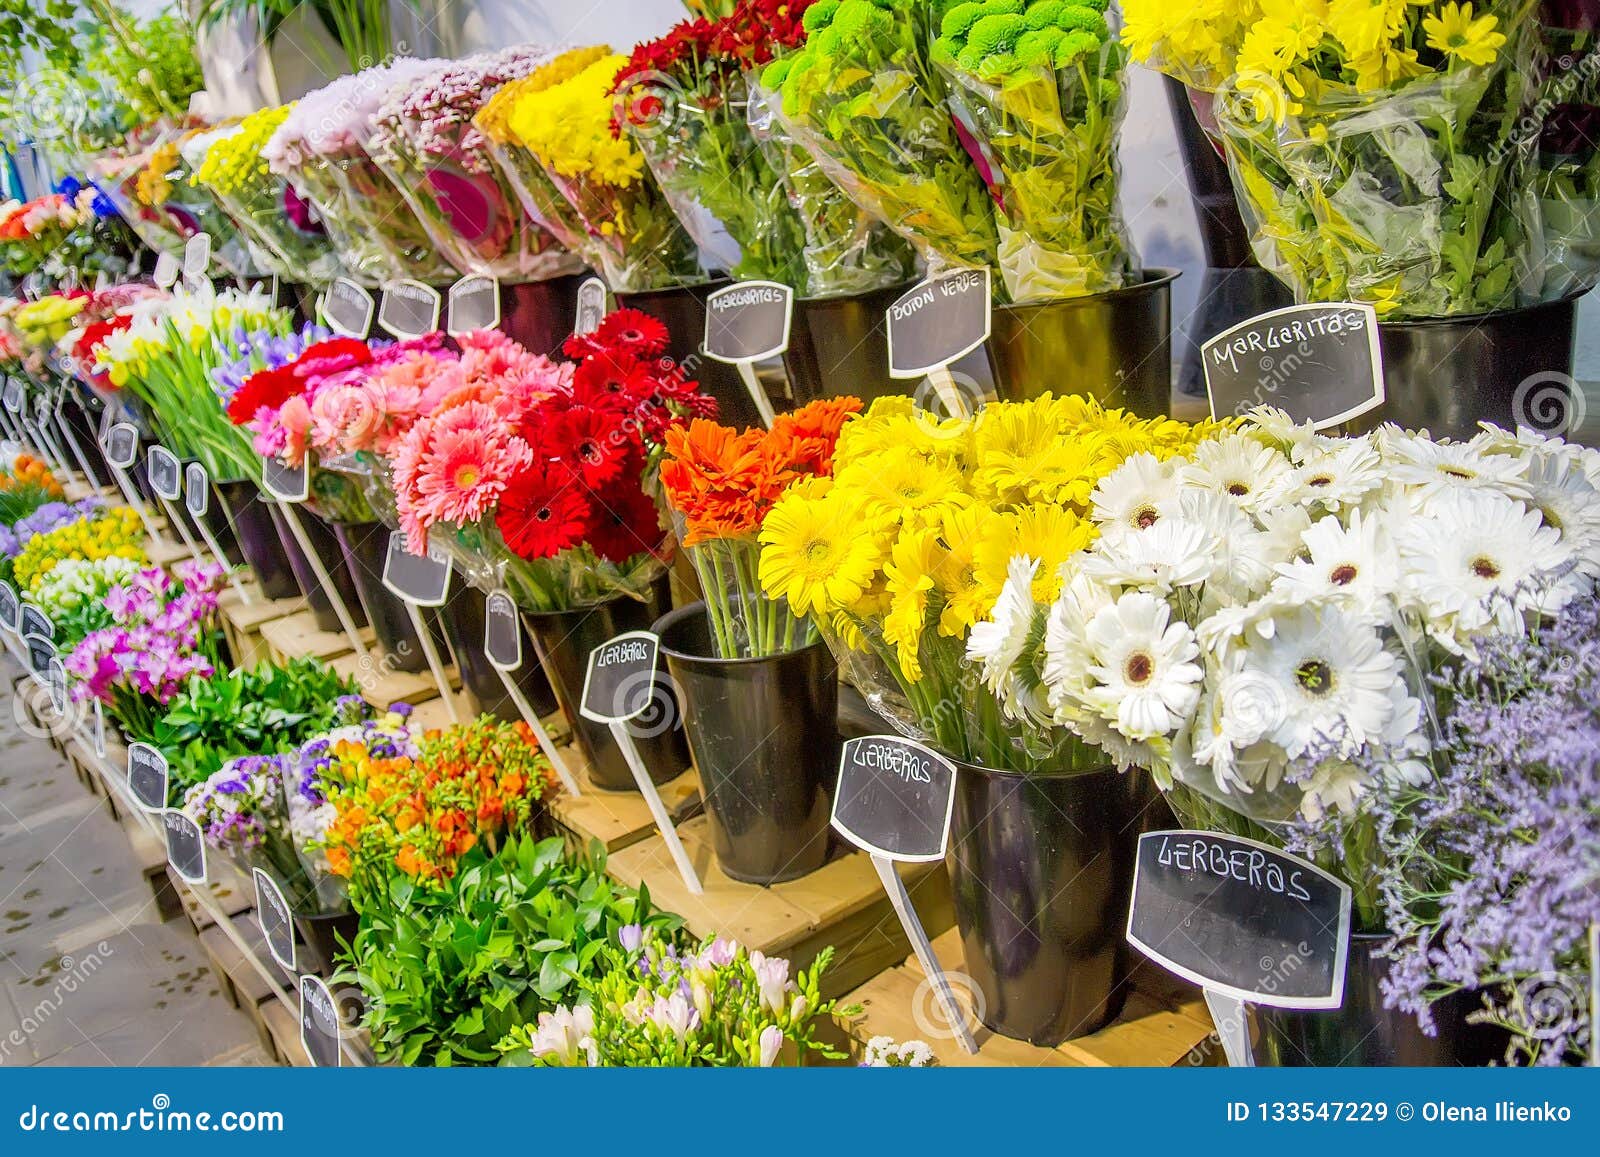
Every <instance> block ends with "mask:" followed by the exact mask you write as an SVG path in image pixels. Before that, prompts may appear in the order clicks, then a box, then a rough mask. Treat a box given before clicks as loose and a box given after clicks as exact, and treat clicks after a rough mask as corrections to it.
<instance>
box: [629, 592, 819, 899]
mask: <svg viewBox="0 0 1600 1157" xmlns="http://www.w3.org/2000/svg"><path fill="white" fill-rule="evenodd" d="M653 630H654V631H655V633H656V634H658V635H660V636H661V653H662V654H663V655H665V656H666V660H667V670H668V672H669V673H670V674H671V675H672V681H673V683H674V684H676V686H677V691H678V696H679V699H680V701H681V703H682V705H683V726H684V730H685V731H686V732H687V733H688V736H689V750H690V752H691V753H693V755H694V765H695V768H696V770H697V771H699V773H700V794H701V796H702V797H703V798H704V800H705V808H706V816H707V817H708V818H709V820H710V821H711V823H710V827H711V842H712V846H713V847H714V848H715V850H716V853H717V863H718V864H720V865H721V866H722V870H723V871H724V872H725V873H727V874H728V875H729V876H731V877H733V878H734V879H735V880H742V881H744V882H745V883H748V884H777V883H781V882H782V881H784V880H793V879H796V878H798V877H800V876H804V875H806V874H807V873H808V872H814V871H816V870H817V869H818V868H820V867H822V865H823V864H824V863H825V862H826V861H827V858H828V820H829V816H830V815H831V813H832V810H833V789H834V786H835V784H836V783H837V781H838V776H839V678H838V667H837V665H836V664H835V663H834V660H833V656H832V655H831V654H830V653H829V652H828V648H827V646H826V645H825V644H824V643H822V642H821V641H820V640H819V641H817V642H815V643H813V644H812V645H811V646H809V647H802V648H800V649H799V650H797V651H790V652H787V653H786V654H782V655H772V656H769V657H766V658H759V659H718V658H714V657H713V656H712V646H711V635H710V628H709V623H708V620H707V618H706V605H705V603H703V602H698V603H691V604H690V605H688V606H686V607H680V608H679V609H678V610H675V611H673V612H671V613H670V614H668V615H665V616H663V617H662V618H660V619H658V620H656V624H655V627H654V628H653Z"/></svg>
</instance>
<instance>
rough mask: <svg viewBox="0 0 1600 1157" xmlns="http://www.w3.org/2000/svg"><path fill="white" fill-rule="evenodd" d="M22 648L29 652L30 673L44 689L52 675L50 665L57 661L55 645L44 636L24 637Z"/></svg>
mask: <svg viewBox="0 0 1600 1157" xmlns="http://www.w3.org/2000/svg"><path fill="white" fill-rule="evenodd" d="M22 646H23V648H24V649H25V650H26V651H27V652H28V671H29V673H30V674H32V675H33V681H34V682H35V683H37V684H39V685H40V686H41V687H43V686H44V685H45V681H46V679H48V677H49V675H50V664H51V663H52V662H54V661H55V659H56V645H55V643H54V642H53V641H52V640H50V639H47V638H45V637H44V636H43V635H24V636H23V637H22Z"/></svg>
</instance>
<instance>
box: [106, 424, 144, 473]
mask: <svg viewBox="0 0 1600 1157" xmlns="http://www.w3.org/2000/svg"><path fill="white" fill-rule="evenodd" d="M101 445H102V446H103V447H104V448H105V452H106V462H107V463H109V464H110V465H112V466H115V467H116V468H117V469H118V470H130V469H132V468H133V464H134V463H135V462H137V461H138V460H139V431H138V430H137V429H136V428H135V427H134V426H133V425H131V424H130V423H128V422H116V423H113V424H112V426H111V428H110V429H109V430H107V431H106V439H105V441H104V442H103V443H101Z"/></svg>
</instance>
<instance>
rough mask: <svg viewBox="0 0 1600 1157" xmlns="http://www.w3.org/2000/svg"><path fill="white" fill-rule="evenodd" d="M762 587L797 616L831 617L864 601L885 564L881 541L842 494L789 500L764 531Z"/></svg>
mask: <svg viewBox="0 0 1600 1157" xmlns="http://www.w3.org/2000/svg"><path fill="white" fill-rule="evenodd" d="M761 545H762V548H763V549H762V551H761V572H760V577H761V586H762V589H764V590H765V591H766V592H767V594H768V595H769V596H770V597H772V598H786V599H788V600H789V609H790V610H791V611H793V612H794V613H795V614H797V615H804V614H812V613H816V614H828V613H831V612H833V611H837V610H843V609H845V608H847V607H849V606H850V605H851V604H853V603H855V602H856V601H857V600H859V599H860V598H861V596H862V594H863V593H865V591H866V589H867V587H868V586H869V585H870V584H871V583H872V580H873V577H874V576H875V575H876V573H877V570H878V565H879V563H880V562H881V553H880V551H879V548H878V537H877V535H875V534H871V533H863V527H862V521H861V512H860V510H859V509H857V508H856V507H854V505H853V504H851V503H848V502H846V501H844V500H842V499H841V498H840V497H839V495H837V494H829V495H828V496H826V497H824V498H820V499H815V500H812V499H807V498H789V497H785V498H784V499H783V500H781V501H780V502H779V503H778V504H777V505H776V506H774V507H773V508H772V511H771V512H770V513H769V514H768V515H767V520H766V522H765V523H764V524H763V525H762V527H761Z"/></svg>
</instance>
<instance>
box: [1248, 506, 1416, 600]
mask: <svg viewBox="0 0 1600 1157" xmlns="http://www.w3.org/2000/svg"><path fill="white" fill-rule="evenodd" d="M1303 546H1304V548H1305V555H1306V557H1304V558H1300V559H1296V560H1295V561H1293V562H1289V563H1280V564H1279V565H1278V568H1277V570H1278V576H1279V577H1278V579H1277V581H1276V582H1275V583H1273V589H1274V590H1277V591H1280V592H1282V593H1283V594H1284V595H1285V596H1287V598H1288V599H1289V601H1291V602H1294V603H1308V602H1317V601H1321V600H1323V599H1328V600H1331V601H1333V602H1336V603H1338V604H1339V605H1340V606H1342V607H1344V608H1345V609H1346V610H1348V611H1352V612H1354V613H1356V614H1358V615H1360V616H1361V617H1363V618H1369V619H1370V618H1374V617H1376V616H1379V615H1384V617H1387V615H1386V608H1387V606H1388V600H1389V597H1390V596H1391V595H1392V594H1393V593H1394V592H1395V590H1396V589H1397V588H1398V587H1399V585H1400V566H1399V561H1398V559H1397V557H1396V554H1395V548H1394V544H1393V543H1392V542H1390V541H1389V536H1388V534H1387V533H1385V530H1384V527H1383V523H1382V520H1381V519H1378V518H1375V517H1373V516H1372V515H1366V516H1365V517H1363V515H1362V513H1361V511H1359V510H1357V511H1355V512H1353V513H1352V514H1351V516H1350V525H1349V526H1348V527H1346V526H1345V525H1344V524H1343V523H1341V522H1340V521H1339V519H1338V517H1337V516H1336V515H1332V514H1329V515H1325V516H1324V517H1323V518H1321V519H1319V520H1318V521H1317V523H1316V524H1315V525H1314V526H1312V527H1311V529H1309V530H1307V531H1306V533H1305V537H1304V539H1303Z"/></svg>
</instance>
